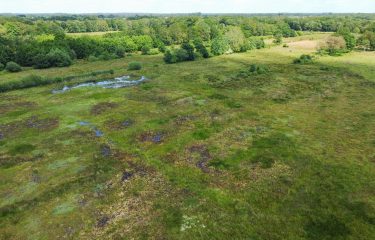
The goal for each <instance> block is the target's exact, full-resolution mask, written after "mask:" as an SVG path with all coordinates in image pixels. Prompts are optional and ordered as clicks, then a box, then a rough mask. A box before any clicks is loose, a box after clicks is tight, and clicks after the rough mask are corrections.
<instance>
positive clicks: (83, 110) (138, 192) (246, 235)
mask: <svg viewBox="0 0 375 240" xmlns="http://www.w3.org/2000/svg"><path fill="white" fill-rule="evenodd" d="M325 37H327V33H316V34H314V35H312V36H309V35H303V36H298V37H295V38H287V39H285V43H286V44H287V46H284V47H283V46H281V45H273V44H269V46H266V48H264V49H258V50H252V51H249V52H245V53H235V54H229V55H221V56H217V57H213V58H208V59H199V60H196V61H190V62H181V63H176V64H165V63H164V61H163V56H162V55H161V54H158V55H151V56H148V55H139V54H133V55H132V56H126V57H125V58H120V59H113V60H108V61H94V62H89V61H86V60H79V61H77V63H76V64H74V65H72V66H70V67H64V68H49V69H43V70H42V69H31V68H30V69H26V70H24V71H22V72H19V73H8V72H2V73H0V83H9V82H17V81H19V80H20V79H22V78H23V77H25V76H29V75H32V74H36V75H39V76H42V77H67V76H72V75H80V74H85V73H90V72H94V71H106V72H105V74H104V75H98V76H89V77H87V76H86V77H83V78H78V79H75V80H73V81H72V82H69V83H66V82H60V83H56V84H48V85H44V86H39V87H32V88H26V89H20V90H14V91H7V92H4V93H0V116H1V117H0V176H1V178H0V196H1V198H0V239H4V240H5V239H6V240H10V239H280V240H281V239H352V240H358V239H364V240H365V239H375V228H374V224H375V167H374V162H375V152H374V149H375V131H374V129H375V104H374V103H375V52H362V51H353V52H351V53H348V54H345V55H343V56H338V57H332V56H317V57H316V59H315V60H314V62H313V63H312V64H307V65H302V64H293V60H294V59H295V58H298V57H299V56H300V55H301V54H313V53H315V52H316V50H317V49H316V48H317V46H318V44H319V41H322V39H324V38H325ZM132 61H138V62H140V63H142V66H143V68H142V69H141V70H138V71H129V70H127V67H128V64H129V62H132ZM254 66H255V69H256V70H255V71H254V69H253V68H254ZM257 69H263V70H264V71H263V70H262V71H258V70H257ZM109 70H113V71H112V72H110V71H109ZM124 75H130V76H131V78H133V79H139V78H140V77H141V76H145V77H146V78H147V80H146V81H145V82H143V83H141V84H140V85H137V86H130V87H126V88H117V89H105V88H100V87H90V86H89V87H82V88H76V89H71V90H69V91H66V92H61V93H55V94H53V93H52V91H53V90H57V89H62V88H63V87H64V85H67V84H68V85H72V84H73V83H78V82H82V81H87V80H90V79H111V78H114V77H120V76H124Z"/></svg>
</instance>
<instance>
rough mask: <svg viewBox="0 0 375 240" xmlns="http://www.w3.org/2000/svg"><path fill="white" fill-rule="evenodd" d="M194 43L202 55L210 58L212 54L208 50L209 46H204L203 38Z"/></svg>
mask: <svg viewBox="0 0 375 240" xmlns="http://www.w3.org/2000/svg"><path fill="white" fill-rule="evenodd" d="M194 45H195V49H196V50H197V52H198V53H200V55H201V56H202V57H204V58H209V57H210V54H209V52H208V50H207V48H206V47H205V46H204V44H203V42H202V40H200V39H196V40H195V41H194Z"/></svg>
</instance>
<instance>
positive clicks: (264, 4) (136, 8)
mask: <svg viewBox="0 0 375 240" xmlns="http://www.w3.org/2000/svg"><path fill="white" fill-rule="evenodd" d="M99 12H100V13H191V12H202V13H279V12H298V13H320V12H340V13H345V12H365V13H375V0H0V13H99Z"/></svg>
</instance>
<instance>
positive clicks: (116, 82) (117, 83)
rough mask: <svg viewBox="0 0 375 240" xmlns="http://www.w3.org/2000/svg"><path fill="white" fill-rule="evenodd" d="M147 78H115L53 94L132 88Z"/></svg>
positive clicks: (63, 89) (53, 91)
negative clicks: (73, 90) (82, 89)
mask: <svg viewBox="0 0 375 240" xmlns="http://www.w3.org/2000/svg"><path fill="white" fill-rule="evenodd" d="M146 80H147V78H146V77H144V76H142V77H141V78H140V79H138V80H131V79H130V76H122V77H118V78H114V79H112V80H105V81H101V82H86V83H80V84H77V85H74V86H71V87H68V86H64V87H63V88H62V89H59V90H52V93H53V94H56V93H64V92H67V91H69V90H71V89H75V88H82V87H102V88H123V87H131V86H136V85H138V84H140V83H142V82H144V81H146Z"/></svg>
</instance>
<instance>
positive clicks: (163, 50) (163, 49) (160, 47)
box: [158, 43, 167, 53]
mask: <svg viewBox="0 0 375 240" xmlns="http://www.w3.org/2000/svg"><path fill="white" fill-rule="evenodd" d="M158 50H159V51H160V52H162V53H165V51H166V50H167V48H166V47H165V45H164V43H160V44H159V46H158Z"/></svg>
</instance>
